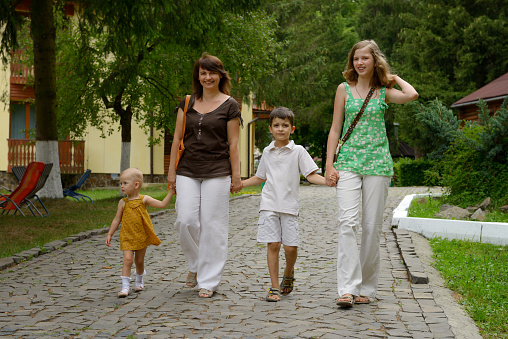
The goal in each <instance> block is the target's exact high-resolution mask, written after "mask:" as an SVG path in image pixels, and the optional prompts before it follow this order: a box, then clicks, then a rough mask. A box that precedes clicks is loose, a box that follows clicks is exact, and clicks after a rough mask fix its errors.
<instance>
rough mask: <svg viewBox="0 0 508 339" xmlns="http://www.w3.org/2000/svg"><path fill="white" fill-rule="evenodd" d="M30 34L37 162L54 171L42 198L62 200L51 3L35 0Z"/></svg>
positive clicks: (41, 194) (53, 27)
mask: <svg viewBox="0 0 508 339" xmlns="http://www.w3.org/2000/svg"><path fill="white" fill-rule="evenodd" d="M30 16H31V19H32V21H31V35H32V40H33V53H34V78H35V81H34V90H35V121H36V122H35V138H36V149H37V150H40V151H36V152H37V153H36V157H37V161H42V162H52V163H53V169H52V170H51V173H50V175H49V177H48V180H47V181H46V185H45V189H43V190H41V192H40V194H39V196H41V197H49V198H63V191H62V182H61V179H60V162H59V156H58V125H57V113H56V109H57V105H56V73H55V71H56V62H55V60H56V59H55V44H56V42H55V40H56V28H55V21H54V15H53V1H52V0H38V1H32V2H31V6H30Z"/></svg>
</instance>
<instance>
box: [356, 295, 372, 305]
mask: <svg viewBox="0 0 508 339" xmlns="http://www.w3.org/2000/svg"><path fill="white" fill-rule="evenodd" d="M355 304H370V298H369V297H367V296H365V295H360V296H358V297H356V298H355Z"/></svg>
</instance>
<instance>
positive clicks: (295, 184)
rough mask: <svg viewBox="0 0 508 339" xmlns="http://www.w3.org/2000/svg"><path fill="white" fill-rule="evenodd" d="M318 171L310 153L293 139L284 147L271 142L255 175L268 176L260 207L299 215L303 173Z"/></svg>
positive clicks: (265, 209) (261, 177)
mask: <svg viewBox="0 0 508 339" xmlns="http://www.w3.org/2000/svg"><path fill="white" fill-rule="evenodd" d="M317 170H318V167H317V165H316V163H315V162H314V160H312V158H311V156H310V155H309V153H308V152H307V151H306V150H305V148H303V147H302V146H300V145H295V143H294V141H293V140H291V141H289V143H288V144H287V145H286V146H283V147H281V148H277V147H275V141H272V143H271V144H270V145H268V146H267V147H266V148H265V149H264V150H263V155H262V156H261V161H260V162H259V167H258V170H257V172H256V177H258V178H260V179H266V182H265V186H264V187H263V190H262V191H261V203H260V206H259V210H260V211H273V212H278V213H287V214H292V215H298V211H299V208H300V206H299V192H300V173H301V174H302V175H303V176H304V177H307V176H308V175H309V174H311V173H313V172H315V171H317Z"/></svg>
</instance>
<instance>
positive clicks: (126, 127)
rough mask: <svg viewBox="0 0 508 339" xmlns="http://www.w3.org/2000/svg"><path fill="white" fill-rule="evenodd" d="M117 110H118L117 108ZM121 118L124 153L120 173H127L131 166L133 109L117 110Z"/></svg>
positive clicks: (121, 157)
mask: <svg viewBox="0 0 508 339" xmlns="http://www.w3.org/2000/svg"><path fill="white" fill-rule="evenodd" d="M115 109H116V108H115ZM117 114H118V115H119V116H120V126H121V127H122V153H121V155H120V173H122V172H123V171H125V170H126V169H127V168H129V167H130V165H131V136H132V133H131V129H132V109H131V106H127V109H125V110H124V109H123V108H120V110H118V109H117Z"/></svg>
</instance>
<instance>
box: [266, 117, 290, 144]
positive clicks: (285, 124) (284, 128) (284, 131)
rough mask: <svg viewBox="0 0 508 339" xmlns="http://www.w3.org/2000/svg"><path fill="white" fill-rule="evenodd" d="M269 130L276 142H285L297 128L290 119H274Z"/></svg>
mask: <svg viewBox="0 0 508 339" xmlns="http://www.w3.org/2000/svg"><path fill="white" fill-rule="evenodd" d="M269 129H270V133H272V135H273V137H274V138H275V140H276V141H284V140H288V139H289V136H290V135H291V134H293V132H294V131H295V126H291V122H289V119H281V118H274V119H273V120H272V125H271V126H270V127H269Z"/></svg>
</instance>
